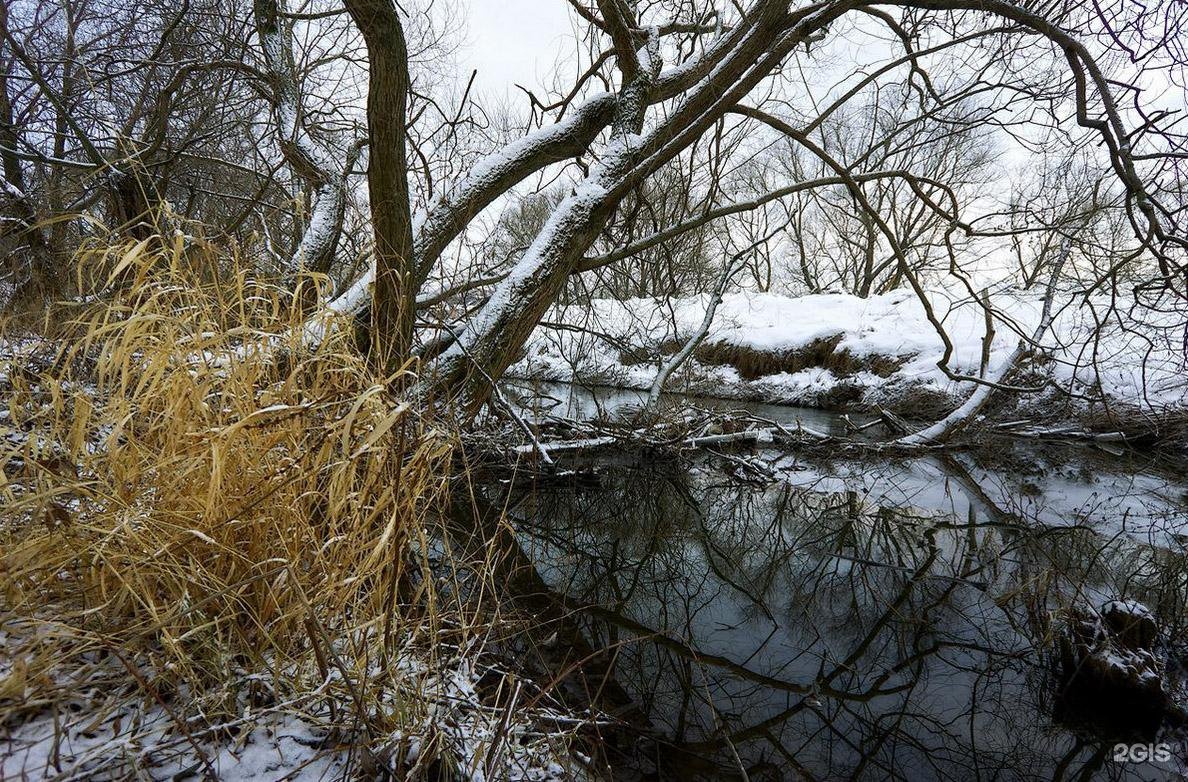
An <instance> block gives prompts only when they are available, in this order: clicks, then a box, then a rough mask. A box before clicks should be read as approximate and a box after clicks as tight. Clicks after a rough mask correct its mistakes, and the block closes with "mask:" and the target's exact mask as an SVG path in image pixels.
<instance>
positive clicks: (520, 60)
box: [458, 0, 573, 97]
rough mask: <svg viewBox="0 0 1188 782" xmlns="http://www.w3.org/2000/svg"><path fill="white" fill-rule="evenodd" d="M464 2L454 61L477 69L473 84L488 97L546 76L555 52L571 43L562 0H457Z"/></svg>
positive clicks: (569, 29) (556, 53) (526, 84)
mask: <svg viewBox="0 0 1188 782" xmlns="http://www.w3.org/2000/svg"><path fill="white" fill-rule="evenodd" d="M466 6H469V10H468V12H467V13H466V45H465V46H464V47H463V49H462V50H461V51H459V52H458V64H459V65H460V66H461V67H462V70H463V72H464V73H465V74H466V75H469V73H470V70H471V69H472V68H477V69H478V71H479V75H478V79H477V80H476V86H477V87H478V89H479V90H480V91H481V92H483V93H486V94H487V95H489V96H491V97H503V96H504V95H506V94H510V92H511V91H514V90H515V87H514V86H513V85H515V84H516V83H519V84H523V85H524V86H526V87H533V86H536V85H537V84H539V83H540V82H541V81H542V79H543V80H547V79H548V77H549V74H550V72H551V71H552V69H553V66H554V64H555V63H556V60H557V55H558V54H559V53H560V52H561V51H570V50H572V48H573V43H572V41H573V28H572V26H571V25H570V21H569V12H568V10H567V9H568V4H567V3H566V2H565V0H463V9H464V10H465V9H466ZM463 78H465V76H464V77H463Z"/></svg>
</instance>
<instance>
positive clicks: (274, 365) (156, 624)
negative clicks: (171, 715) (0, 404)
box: [0, 236, 451, 709]
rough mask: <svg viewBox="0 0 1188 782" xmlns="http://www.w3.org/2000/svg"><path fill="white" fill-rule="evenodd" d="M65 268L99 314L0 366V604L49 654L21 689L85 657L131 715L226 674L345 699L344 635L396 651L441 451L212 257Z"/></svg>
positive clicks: (358, 362) (359, 373) (335, 343)
mask: <svg viewBox="0 0 1188 782" xmlns="http://www.w3.org/2000/svg"><path fill="white" fill-rule="evenodd" d="M80 267H81V268H82V269H83V270H84V271H83V273H82V274H80V280H92V281H94V282H96V283H97V287H99V288H101V289H102V291H103V296H104V297H105V301H104V302H103V303H101V304H90V305H86V306H80V305H74V306H73V308H72V309H71V310H70V312H71V313H72V314H71V315H69V317H68V322H64V323H59V324H56V325H57V326H58V327H59V330H61V329H63V328H64V329H65V331H67V332H69V333H70V334H72V335H73V337H72V338H71V339H69V340H64V341H61V342H59V343H57V344H56V346H55V347H54V349H53V350H52V351H45V350H42V351H40V352H39V351H37V350H32V351H31V352H30V351H26V353H24V354H22V356H21V357H20V358H19V359H18V360H12V361H10V362H9V366H8V367H7V368H6V372H7V378H6V379H5V380H4V381H3V382H4V383H5V384H6V385H7V388H6V389H5V391H6V393H5V394H4V396H3V397H0V398H3V399H4V407H6V408H7V411H8V421H7V422H3V423H8V424H9V425H10V432H9V436H8V438H7V440H8V442H7V445H5V444H4V443H5V441H4V440H0V447H3V448H5V449H6V452H4V453H3V454H2V455H0V461H2V462H3V464H4V465H5V469H4V478H3V479H2V480H3V483H2V484H0V492H2V497H0V504H2V505H3V511H2V515H0V584H2V585H3V586H2V589H3V593H2V600H3V605H2V606H0V608H2V609H3V614H4V616H5V617H6V619H7V622H8V624H7V627H9V628H12V627H15V626H16V623H19V622H21V621H28V622H33V621H38V622H40V623H41V624H40V625H39V627H40V629H39V631H38V632H39V636H40V639H41V640H40V641H39V643H47V642H48V641H47V640H46V639H52V643H53V653H52V654H45V655H43V657H44V662H45V664H46V667H45V668H44V669H42V670H39V671H28V672H26V674H25V675H24V678H25V681H26V683H28V682H29V681H31V680H32V678H35V677H38V676H40V677H42V678H43V679H45V680H46V681H48V680H50V679H52V678H53V676H54V675H55V674H54V673H53V671H52V670H50V662H51V661H52V662H53V664H54V665H59V666H61V665H64V664H66V663H67V661H68V660H69V659H71V658H72V655H73V656H74V657H78V656H86V655H94V654H96V653H100V652H102V653H106V654H109V655H115V656H117V657H118V658H119V659H120V660H121V662H123V663H124V664H125V665H126V666H127V667H128V668H129V671H130V672H131V673H132V675H133V676H135V677H136V678H137V679H138V680H140V681H141V683H142V684H143V685H144V687H145V690H146V692H147V693H148V694H149V695H150V696H151V697H152V698H154V699H162V698H165V697H166V693H168V692H177V691H179V690H180V689H181V688H182V687H183V686H184V687H185V688H186V690H187V691H188V692H191V693H197V692H204V693H207V694H213V693H216V692H217V691H218V689H219V687H220V686H222V685H223V684H225V683H227V682H230V681H232V680H233V679H234V678H235V675H234V674H235V672H236V671H238V672H240V673H242V672H243V671H244V670H251V671H261V670H263V671H271V672H272V673H274V674H275V675H276V678H277V679H278V680H286V679H291V680H293V681H294V686H298V685H297V683H296V682H297V681H298V680H300V679H301V678H302V677H303V676H307V675H309V676H312V677H313V678H314V679H315V680H316V679H317V678H319V677H321V678H325V677H327V676H331V677H334V676H337V677H338V678H340V679H343V680H347V681H348V682H349V680H350V679H351V677H352V676H353V675H354V673H355V669H356V668H358V667H359V666H360V665H363V663H360V661H359V660H358V659H356V657H357V655H354V654H352V653H351V652H350V650H349V648H348V647H349V644H347V645H346V646H344V644H345V643H346V641H345V640H344V639H350V640H352V642H354V641H358V640H359V639H360V638H370V639H387V640H388V641H391V639H392V638H394V637H396V636H399V635H400V634H401V633H402V628H401V626H400V622H401V616H400V612H399V610H398V608H397V603H398V602H399V601H400V600H401V599H402V598H401V591H402V590H404V591H405V592H407V590H409V589H412V588H413V587H411V586H410V584H412V583H413V582H414V580H415V579H410V578H409V576H410V574H409V573H406V572H405V569H406V565H407V563H408V562H409V558H408V556H406V554H407V550H408V546H409V542H410V540H412V539H413V538H414V537H419V536H420V535H422V534H423V530H424V529H425V524H426V521H427V519H428V518H429V517H430V516H431V515H432V514H433V513H434V512H435V509H436V508H437V507H438V505H439V504H440V503H441V502H442V501H443V494H444V491H445V489H446V483H447V480H448V477H447V476H448V475H449V472H450V470H449V461H450V453H451V438H450V436H449V435H447V434H446V433H444V432H443V431H440V430H437V429H433V428H430V427H428V426H427V425H426V423H425V422H424V421H422V420H421V419H420V418H419V417H418V415H417V414H416V412H415V410H414V409H412V408H410V406H409V405H407V404H406V403H404V402H402V401H401V400H400V399H399V398H397V397H396V396H394V395H393V393H392V392H390V391H389V390H388V388H389V387H391V386H389V384H388V383H387V382H385V381H390V380H391V378H388V379H382V378H381V379H378V382H377V378H375V377H374V376H373V375H371V374H369V372H368V370H367V368H366V365H365V363H364V361H363V360H362V359H361V357H360V356H359V355H357V353H356V352H355V351H354V350H353V349H352V347H351V345H350V344H349V343H348V341H347V340H348V339H349V333H348V332H349V330H346V329H341V330H338V331H339V332H340V333H339V334H337V335H336V334H334V333H330V334H329V335H328V336H327V338H326V339H324V340H322V341H321V342H320V344H319V345H317V346H316V347H314V348H312V349H307V348H305V347H304V346H302V345H301V344H300V334H301V327H302V323H303V320H304V313H303V311H302V308H301V306H300V304H299V301H300V299H301V297H300V296H295V295H293V294H292V293H291V291H289V290H287V289H284V288H282V287H280V286H278V285H276V284H274V283H273V282H270V281H267V280H262V279H257V278H255V277H254V276H253V275H252V274H251V273H250V272H249V271H248V270H246V269H244V268H239V267H238V266H237V265H236V263H235V261H234V259H227V258H226V257H220V256H219V255H218V254H217V253H216V252H215V251H213V250H210V249H208V248H204V247H202V246H201V245H199V246H194V245H193V243H191V244H190V246H186V244H185V242H183V239H182V238H180V236H179V237H178V238H176V239H165V240H161V239H155V240H153V241H151V242H141V243H138V244H122V245H118V246H115V247H94V248H91V249H90V250H87V251H85V252H84V257H83V259H82V263H81V264H80ZM302 284H303V285H315V284H317V281H316V280H312V279H310V280H305V281H304V282H303V283H302ZM9 344H10V346H11V345H13V344H17V343H16V342H15V340H14V339H12V338H11V337H10V340H9ZM18 352H19V348H18ZM407 597H408V595H407V594H405V595H403V598H407ZM364 646H367V648H374V644H371V643H367V644H364ZM359 648H362V647H359ZM366 656H367V655H366V654H363V657H366ZM346 658H350V659H349V660H348V659H346ZM345 667H350V668H351V669H352V670H350V671H348V670H344V668H345ZM336 671H337V673H336ZM14 678H16V677H14V676H9V677H8V678H7V679H6V681H8V682H9V688H10V689H12V688H13V687H15V686H16V685H14V684H13V680H14ZM8 694H9V695H11V694H12V693H8ZM4 695H5V693H0V701H3V698H4ZM232 695H233V694H232V693H228V697H231V696H232ZM232 700H233V698H232ZM12 702H13V701H10V702H9V703H10V704H11V703H12ZM232 707H233V706H232V704H229V708H232ZM204 708H206V709H209V708H210V705H209V703H208V704H207V705H206V706H204Z"/></svg>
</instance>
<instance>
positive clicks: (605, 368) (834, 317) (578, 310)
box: [509, 288, 1188, 437]
mask: <svg viewBox="0 0 1188 782" xmlns="http://www.w3.org/2000/svg"><path fill="white" fill-rule="evenodd" d="M930 297H931V300H932V301H933V302H934V303H933V307H934V312H935V316H936V318H937V319H938V321H939V322H940V323H941V324H942V325H943V328H944V330H945V333H946V335H947V337H948V339H949V341H950V344H951V354H950V356H949V358H948V361H947V367H948V369H949V370H950V372H951V373H952V374H953V375H956V376H977V375H978V374H979V369H980V365H981V362H982V356H983V342H984V339H985V337H986V323H987V320H986V312H985V309H984V307H983V306H982V305H981V304H980V303H979V302H978V301H976V300H974V299H972V298H971V297H969V296H968V294H967V293H966V294H964V295H963V292H962V291H959V290H957V289H953V288H949V289H938V290H933V291H930ZM1040 298H1041V297H1040V295H1039V293H1036V292H1027V291H1018V290H1014V289H1004V290H1000V291H998V292H997V293H995V294H992V298H991V303H992V305H993V308H994V310H995V312H996V316H995V317H994V319H993V321H992V323H993V335H992V340H991V345H990V350H989V354H988V356H989V368H990V369H991V370H993V369H995V368H996V367H997V366H998V364H999V363H1000V362H1002V361H1004V360H1005V359H1006V356H1007V355H1008V354H1009V353H1010V352H1011V350H1012V348H1013V347H1014V346H1015V345H1017V344H1018V342H1019V339H1020V336H1019V335H1020V334H1030V333H1031V332H1032V331H1033V330H1034V328H1035V325H1036V324H1037V323H1038V320H1039V317H1040V311H1041V301H1040ZM1070 299H1071V297H1070V296H1068V295H1066V296H1065V297H1064V301H1065V303H1066V304H1067V302H1068V301H1069V300H1070ZM1077 303H1078V305H1081V304H1083V302H1082V301H1081V300H1080V299H1078V300H1077ZM707 305H708V296H707V295H701V296H692V297H688V298H682V299H674V300H671V301H664V300H658V299H629V300H626V301H622V302H620V301H615V300H609V299H596V300H594V301H593V302H591V303H590V304H589V305H588V306H586V305H581V306H569V307H564V308H560V309H559V310H557V311H555V312H553V313H551V315H550V316H549V318H548V319H547V320H546V323H545V324H544V325H542V326H540V327H538V328H537V329H536V331H535V332H534V333H533V336H532V338H531V340H530V341H529V344H528V347H527V349H526V351H525V354H524V355H523V356H522V357H521V359H520V360H519V361H518V362H517V363H516V364H514V365H513V366H512V368H511V369H510V370H509V374H511V375H512V376H514V377H518V378H524V379H537V380H550V381H559V382H579V383H587V384H599V385H610V386H617V387H621V388H633V389H646V388H648V387H650V386H651V384H652V381H653V380H654V378H655V376H656V373H657V371H658V369H659V367H660V366H661V365H662V363H663V362H664V361H665V360H667V359H668V358H669V357H671V356H672V355H673V354H674V353H675V352H676V351H677V350H679V349H680V347H681V346H682V345H683V344H684V342H685V341H686V340H687V339H688V338H689V336H690V335H691V334H693V333H694V332H695V331H696V329H697V327H698V325H699V324H700V322H701V319H702V317H703V316H704V313H705V309H706V307H707ZM1115 305H1116V307H1115V308H1114V309H1111V302H1110V300H1108V299H1107V298H1105V297H1097V298H1092V297H1091V298H1090V299H1089V301H1088V304H1087V305H1085V306H1077V307H1073V306H1065V307H1063V308H1061V309H1060V310H1059V312H1058V313H1057V316H1056V318H1055V321H1054V323H1053V327H1052V330H1051V332H1050V333H1049V334H1048V335H1047V336H1046V338H1045V339H1044V340H1043V350H1042V351H1039V352H1037V354H1036V355H1035V356H1033V357H1032V358H1030V359H1029V360H1027V361H1026V362H1025V363H1024V364H1023V365H1022V366H1020V367H1019V368H1018V369H1017V371H1016V372H1015V373H1014V374H1013V376H1012V378H1011V381H1010V382H1011V383H1012V384H1013V385H1016V386H1019V387H1025V388H1029V389H1036V391H1035V392H1034V393H1029V394H1020V395H1016V396H1015V398H1014V399H1012V400H1005V397H1002V396H1001V395H1000V401H999V403H998V408H999V409H998V410H997V413H998V415H1000V416H1006V417H1010V416H1015V417H1026V418H1029V419H1032V420H1035V421H1040V422H1044V423H1049V424H1055V423H1077V424H1079V425H1084V426H1086V427H1088V428H1090V429H1092V430H1095V431H1103V430H1118V429H1120V430H1137V431H1143V432H1148V433H1162V434H1164V435H1165V436H1173V437H1174V436H1176V434H1177V433H1178V432H1179V430H1180V429H1181V428H1183V427H1184V422H1185V420H1188V380H1186V379H1185V353H1184V342H1183V337H1184V332H1183V324H1184V316H1183V314H1182V313H1179V312H1166V311H1162V312H1161V311H1157V310H1156V309H1155V308H1151V307H1145V306H1144V307H1131V308H1129V309H1128V310H1127V315H1128V317H1129V318H1130V319H1132V320H1131V325H1129V326H1127V327H1126V328H1123V327H1122V326H1121V325H1119V321H1118V318H1117V317H1116V315H1117V311H1116V310H1117V307H1121V306H1124V305H1118V304H1117V303H1115ZM944 356H945V345H944V342H943V340H942V339H941V337H940V336H939V335H938V334H937V332H936V330H935V328H934V327H933V325H932V324H931V323H930V322H929V320H928V317H927V313H926V312H925V310H924V308H923V307H922V306H921V305H920V303H919V301H918V300H917V298H916V297H915V296H914V294H913V293H912V292H911V291H910V290H899V291H894V292H892V293H888V294H884V295H881V296H872V297H870V298H867V299H861V298H858V297H856V296H851V295H848V294H840V293H830V294H818V295H809V296H801V297H796V298H791V297H784V296H777V295H773V294H756V293H736V294H730V295H727V296H726V297H724V299H723V301H722V304H721V305H720V307H719V308H718V311H717V315H716V317H715V319H714V322H713V324H712V326H711V328H710V331H709V334H708V335H707V337H706V339H705V340H704V341H703V342H702V343H701V345H700V346H699V347H698V348H697V349H696V350H695V351H694V352H693V355H692V357H691V358H690V360H689V361H688V362H686V364H685V365H684V366H683V367H682V368H681V369H680V370H679V371H678V372H677V373H675V374H674V375H673V376H672V377H671V378H670V381H669V383H668V386H667V388H668V389H669V390H672V391H678V392H682V393H689V394H695V395H709V396H715V397H720V398H728V399H742V400H748V401H756V402H767V403H774V404H785V405H799V406H805V407H816V408H821V409H826V410H838V411H856V410H873V409H876V408H878V407H883V408H886V409H889V410H892V411H893V412H896V413H898V414H900V415H903V416H908V417H911V418H915V419H918V420H935V419H938V418H941V417H943V416H944V415H945V414H946V413H948V412H949V411H950V410H952V409H953V408H954V407H956V406H957V405H958V404H960V403H961V401H962V400H963V399H964V398H965V397H966V396H967V395H968V394H969V393H971V392H972V390H973V388H974V387H975V383H973V382H970V381H963V380H958V379H954V378H953V377H950V376H949V375H947V374H946V373H945V372H944V371H942V370H941V369H940V367H939V366H938V362H940V361H941V360H942V359H943V358H944ZM1003 420H1006V419H1005V418H1003Z"/></svg>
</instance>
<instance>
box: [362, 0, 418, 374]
mask: <svg viewBox="0 0 1188 782" xmlns="http://www.w3.org/2000/svg"><path fill="white" fill-rule="evenodd" d="M346 7H347V10H348V11H350V14H351V18H352V19H354V21H355V25H356V26H357V27H358V28H359V30H360V32H362V33H363V39H364V41H366V43H367V56H368V73H369V75H368V82H367V132H368V136H369V138H370V146H371V152H370V163H369V165H368V166H367V188H368V197H369V198H370V201H371V228H372V231H373V232H374V236H375V292H374V294H373V299H372V302H373V303H372V309H371V320H372V333H371V340H370V346H371V349H370V353H371V359H372V362H373V365H374V366H375V367H376V368H378V369H381V370H382V369H387V370H388V371H391V370H392V369H394V368H396V367H399V366H400V364H402V363H403V362H404V360H405V359H406V358H407V357H408V355H409V353H410V351H411V349H412V339H413V324H414V322H415V318H416V282H415V279H414V278H415V276H416V275H415V274H414V269H413V238H412V216H411V214H410V212H409V204H408V164H407V162H406V160H405V157H404V151H405V150H404V146H405V125H404V123H405V107H406V105H407V101H408V86H409V77H408V51H407V48H406V46H405V42H404V30H403V28H402V26H401V24H400V16H399V15H398V13H397V11H396V6H395V5H394V3H393V0H346Z"/></svg>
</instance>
